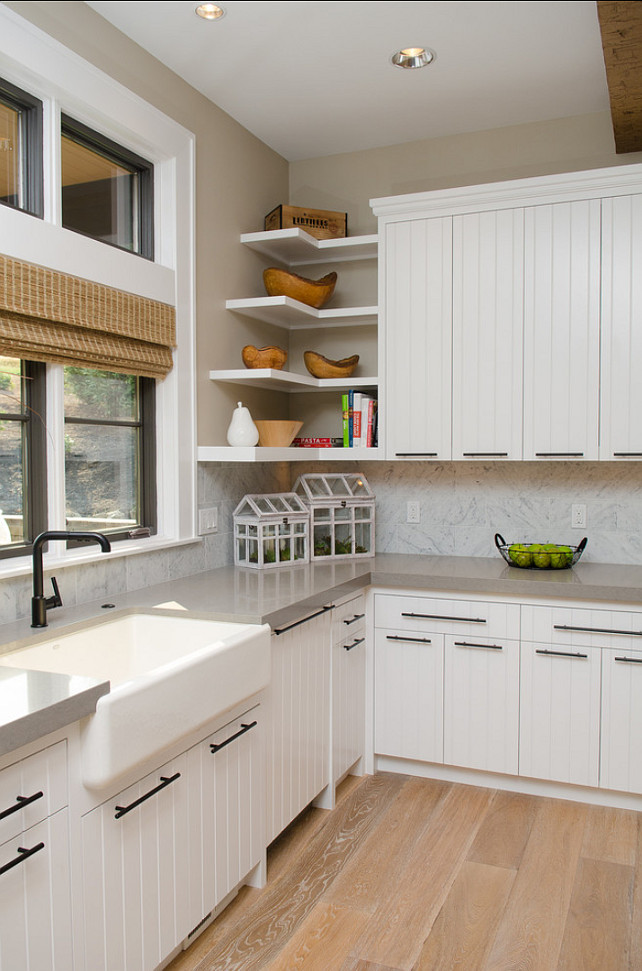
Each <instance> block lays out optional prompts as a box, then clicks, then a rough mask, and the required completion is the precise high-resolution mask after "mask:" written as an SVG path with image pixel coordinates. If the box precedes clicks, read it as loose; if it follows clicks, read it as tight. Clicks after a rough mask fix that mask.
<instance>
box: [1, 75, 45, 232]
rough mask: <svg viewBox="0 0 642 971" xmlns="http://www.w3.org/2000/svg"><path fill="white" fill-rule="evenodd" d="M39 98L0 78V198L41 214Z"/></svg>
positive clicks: (40, 114)
mask: <svg viewBox="0 0 642 971" xmlns="http://www.w3.org/2000/svg"><path fill="white" fill-rule="evenodd" d="M42 178H43V176H42V102H41V101H39V100H38V99H37V98H34V97H32V95H30V94H28V93H27V92H26V91H22V90H21V89H20V88H16V87H15V86H14V85H13V84H9V82H8V81H3V80H2V79H1V78H0V202H1V203H2V204H3V205H5V206H11V207H12V208H13V209H22V210H23V211H25V212H29V213H32V214H33V215H35V216H42V214H43V195H42Z"/></svg>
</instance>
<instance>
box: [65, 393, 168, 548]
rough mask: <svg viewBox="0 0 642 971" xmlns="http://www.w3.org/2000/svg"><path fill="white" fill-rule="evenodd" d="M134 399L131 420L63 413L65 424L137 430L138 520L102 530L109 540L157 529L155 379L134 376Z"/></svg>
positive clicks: (150, 532)
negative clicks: (123, 525) (129, 524)
mask: <svg viewBox="0 0 642 971" xmlns="http://www.w3.org/2000/svg"><path fill="white" fill-rule="evenodd" d="M136 400H137V404H138V409H137V410H138V415H137V417H136V418H134V419H121V418H113V419H112V418H95V419H94V418H81V417H78V416H76V417H73V416H71V417H67V415H65V416H64V425H65V428H66V427H67V425H74V424H75V425H101V426H110V427H127V428H136V429H137V431H138V448H137V459H138V461H137V470H136V471H137V475H136V486H137V496H136V502H137V507H138V510H139V513H140V522H139V523H137V524H136V525H135V526H127V527H125V528H123V529H114V530H111V529H103V530H101V532H104V533H105V535H106V536H108V537H109V539H110V540H111V541H112V542H118V540H127V539H135V538H137V537H138V538H142V537H143V536H147V535H149V536H153V535H155V534H156V533H157V531H158V504H157V485H156V380H155V379H154V378H146V377H136ZM80 545H82V544H80V543H78V542H74V541H73V540H71V541H68V542H67V548H68V549H71V548H73V547H76V546H80Z"/></svg>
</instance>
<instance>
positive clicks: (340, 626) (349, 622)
mask: <svg viewBox="0 0 642 971" xmlns="http://www.w3.org/2000/svg"><path fill="white" fill-rule="evenodd" d="M365 626H366V598H365V597H364V595H363V594H361V595H360V596H358V597H354V598H353V599H352V600H348V601H347V602H346V603H344V604H339V606H338V607H337V608H336V609H335V611H334V613H333V616H332V639H333V641H337V640H339V641H342V640H344V639H345V638H346V637H349V636H351V635H352V634H354V633H355V631H359V632H362V631H363V630H364V629H365Z"/></svg>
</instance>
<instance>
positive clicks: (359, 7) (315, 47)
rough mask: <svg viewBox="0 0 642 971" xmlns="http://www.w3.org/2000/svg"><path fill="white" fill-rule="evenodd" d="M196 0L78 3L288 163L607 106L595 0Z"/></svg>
mask: <svg viewBox="0 0 642 971" xmlns="http://www.w3.org/2000/svg"><path fill="white" fill-rule="evenodd" d="M196 3H197V0H171V2H154V3H142V2H137V3H130V2H126V3H123V2H120V0H119V2H111V0H98V2H90V3H89V6H90V7H93V8H94V10H96V11H97V12H98V13H99V14H101V15H102V16H103V17H105V18H106V19H107V20H109V21H111V23H112V24H114V25H115V26H116V27H118V28H119V29H120V30H121V31H123V32H124V33H125V34H127V35H128V36H129V37H131V38H132V39H133V40H135V41H136V42H137V43H138V44H140V45H141V46H142V47H144V48H145V49H146V50H148V51H150V52H151V53H152V54H153V55H154V56H155V57H157V58H158V59H159V60H160V61H162V62H163V63H164V64H167V65H168V66H169V67H170V68H171V69H172V70H173V71H175V72H176V73H177V74H179V75H180V76H181V77H183V78H184V79H185V80H186V81H188V82H189V83H190V84H191V85H193V86H194V87H195V88H198V90H199V91H202V92H203V94H205V95H206V96H207V97H208V98H209V99H210V100H211V101H213V102H215V103H216V104H217V105H219V106H220V107H221V108H223V109H224V110H225V111H226V112H228V114H230V115H232V117H233V118H236V119H237V121H239V122H240V123H241V124H242V125H244V126H245V127H246V128H248V129H249V130H250V131H251V132H253V133H254V134H255V135H257V136H258V137H259V138H260V139H262V141H264V142H266V143H267V144H268V145H270V146H271V147H272V148H273V149H275V150H276V151H277V152H279V153H280V154H281V155H283V156H284V157H285V158H286V159H288V160H290V161H294V160H296V159H302V158H315V157H318V156H322V155H331V154H335V153H338V152H352V151H357V150H359V149H369V148H375V147H378V146H383V145H394V144H398V143H401V142H407V141H414V140H416V139H423V138H434V137H437V136H441V135H452V134H457V133H461V132H469V131H483V130H486V129H490V128H499V127H503V126H506V125H514V124H519V123H523V122H531V121H544V120H546V119H549V118H564V117H567V116H570V115H577V114H585V113H588V112H593V111H601V110H606V109H608V107H609V99H608V91H607V85H606V74H605V70H604V61H603V58H602V46H601V41H600V31H599V25H598V20H597V11H596V4H595V3H594V2H593V0H572V2H560V0H554V2H542V0H536V2H530V0H524V2H512V0H509V2H459V0H451V2H405V0H390V2H377V0H370V2H359V0H357V2H353V0H343V2H325V3H321V2H316V0H311V2H297V0H286V2H279V0H273V2H267V0H219V3H220V5H221V6H222V7H223V8H224V9H225V11H226V12H225V16H224V17H223V18H221V19H220V20H218V21H214V22H208V21H205V20H202V19H201V18H200V17H197V16H196V15H195V13H194V9H195V6H196ZM409 46H423V47H430V48H432V49H433V50H434V51H435V53H436V58H435V61H434V62H433V64H432V65H430V66H429V67H427V68H424V69H422V70H417V71H408V70H402V69H401V68H397V67H393V66H392V65H391V64H390V56H391V55H392V54H393V53H394V51H396V50H398V49H399V48H402V47H409Z"/></svg>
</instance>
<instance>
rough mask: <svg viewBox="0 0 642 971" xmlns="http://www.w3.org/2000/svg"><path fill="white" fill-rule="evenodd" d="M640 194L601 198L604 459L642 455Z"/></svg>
mask: <svg viewBox="0 0 642 971" xmlns="http://www.w3.org/2000/svg"><path fill="white" fill-rule="evenodd" d="M641 363H642V195H630V196H618V197H617V198H613V199H603V200H602V371H601V412H600V458H602V459H607V460H612V459H626V458H632V459H640V458H642V417H641V416H642V381H641V380H640V366H641Z"/></svg>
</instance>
